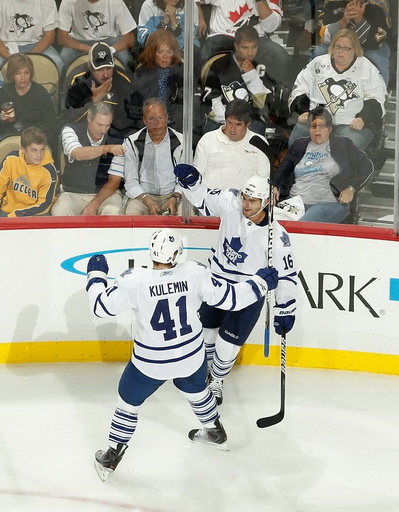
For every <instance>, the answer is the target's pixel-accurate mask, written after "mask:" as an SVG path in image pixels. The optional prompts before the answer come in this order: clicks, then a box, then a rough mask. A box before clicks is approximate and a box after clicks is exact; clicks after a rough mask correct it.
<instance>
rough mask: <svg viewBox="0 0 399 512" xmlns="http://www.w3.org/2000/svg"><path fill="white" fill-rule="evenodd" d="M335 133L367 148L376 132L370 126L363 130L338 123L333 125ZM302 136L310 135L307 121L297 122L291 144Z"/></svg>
mask: <svg viewBox="0 0 399 512" xmlns="http://www.w3.org/2000/svg"><path fill="white" fill-rule="evenodd" d="M333 134H334V135H340V136H341V137H348V139H351V141H352V142H353V144H354V145H355V146H356V147H357V148H359V149H362V150H365V149H366V148H367V146H368V145H369V144H370V142H371V141H372V140H373V138H374V132H373V131H372V130H370V128H363V130H352V128H349V126H347V125H346V124H337V125H334V127H333ZM300 137H309V127H308V125H307V123H297V124H296V125H295V126H294V128H293V129H292V132H291V135H290V138H289V142H288V144H289V146H291V145H292V144H293V143H294V142H295V141H296V140H297V139H299V138H300Z"/></svg>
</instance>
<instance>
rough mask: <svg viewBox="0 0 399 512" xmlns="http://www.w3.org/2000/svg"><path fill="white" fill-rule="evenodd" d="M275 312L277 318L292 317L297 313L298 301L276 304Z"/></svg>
mask: <svg viewBox="0 0 399 512" xmlns="http://www.w3.org/2000/svg"><path fill="white" fill-rule="evenodd" d="M273 311H274V314H275V315H276V316H292V315H294V314H295V311H296V300H295V299H292V300H289V301H288V302H286V303H285V304H276V305H275V306H274V308H273Z"/></svg>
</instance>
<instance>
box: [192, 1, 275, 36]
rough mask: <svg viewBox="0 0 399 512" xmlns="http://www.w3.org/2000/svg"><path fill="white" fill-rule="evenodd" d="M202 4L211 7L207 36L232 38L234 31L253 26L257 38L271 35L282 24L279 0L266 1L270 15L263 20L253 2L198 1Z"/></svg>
mask: <svg viewBox="0 0 399 512" xmlns="http://www.w3.org/2000/svg"><path fill="white" fill-rule="evenodd" d="M200 2H201V3H202V4H210V5H212V10H211V17H210V20H209V28H208V36H207V37H212V36H215V35H227V36H231V37H234V35H235V33H236V30H237V29H239V28H240V27H242V26H244V25H253V26H254V27H255V29H256V30H257V32H258V33H259V36H262V35H263V34H265V33H266V34H272V33H273V32H274V31H275V30H277V29H278V28H279V27H280V25H281V22H282V18H283V10H282V7H281V0H266V2H267V4H268V5H269V7H270V9H271V10H272V11H273V12H272V14H271V15H270V16H269V17H268V18H265V19H263V20H260V19H259V13H258V9H257V5H256V1H255V0H200Z"/></svg>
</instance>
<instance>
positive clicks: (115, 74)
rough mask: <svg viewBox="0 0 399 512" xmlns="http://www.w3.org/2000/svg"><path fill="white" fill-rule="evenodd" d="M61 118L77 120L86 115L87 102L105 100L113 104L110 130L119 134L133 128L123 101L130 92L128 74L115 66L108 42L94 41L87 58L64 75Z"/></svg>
mask: <svg viewBox="0 0 399 512" xmlns="http://www.w3.org/2000/svg"><path fill="white" fill-rule="evenodd" d="M65 87H67V91H66V97H65V112H64V118H65V120H66V121H68V122H75V123H76V122H79V121H80V120H83V119H84V118H85V115H86V113H87V110H88V107H89V105H88V104H89V103H90V102H94V103H97V102H98V101H104V102H105V103H108V104H109V105H111V106H112V110H113V121H112V125H111V132H112V134H113V135H117V134H120V135H121V137H124V136H126V135H129V134H130V133H132V131H133V121H132V120H131V119H129V117H128V113H127V110H126V105H127V104H128V100H129V97H130V93H131V87H132V86H131V77H130V76H129V74H128V73H127V72H126V71H125V70H123V69H122V68H120V67H119V66H115V61H114V57H113V53H112V50H111V48H110V47H109V46H108V44H107V43H104V42H98V43H94V44H93V46H92V47H91V48H90V53H89V61H88V63H87V64H83V65H82V66H79V67H78V68H77V69H76V70H74V71H73V72H72V73H71V75H69V76H68V77H67V78H66V81H65Z"/></svg>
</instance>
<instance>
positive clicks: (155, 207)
mask: <svg viewBox="0 0 399 512" xmlns="http://www.w3.org/2000/svg"><path fill="white" fill-rule="evenodd" d="M143 203H144V205H145V206H146V207H147V210H148V215H158V214H159V213H160V211H161V205H160V204H159V203H157V202H156V201H154V200H153V199H151V197H148V196H146V197H145V198H144V200H143Z"/></svg>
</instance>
